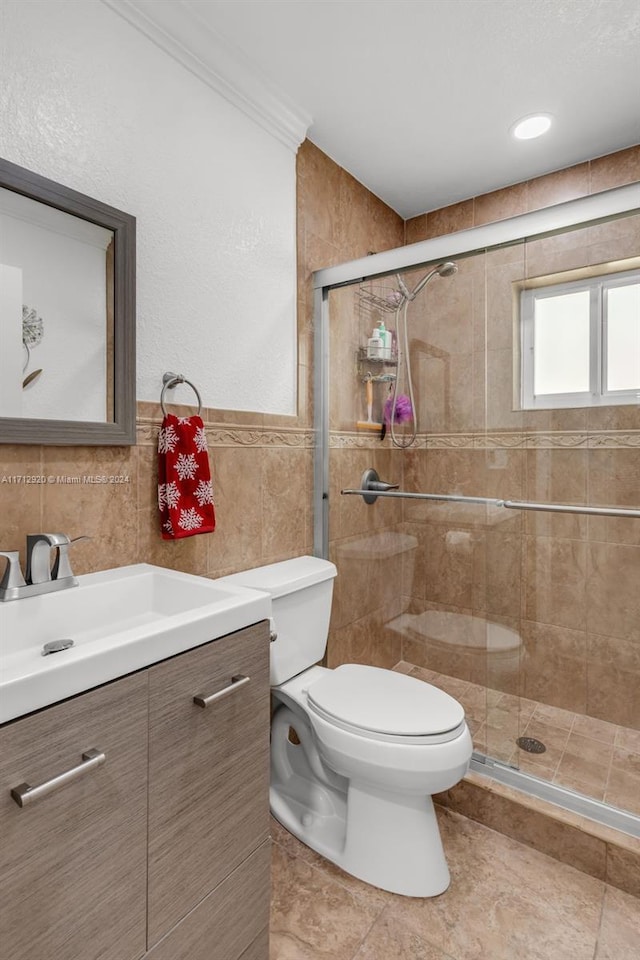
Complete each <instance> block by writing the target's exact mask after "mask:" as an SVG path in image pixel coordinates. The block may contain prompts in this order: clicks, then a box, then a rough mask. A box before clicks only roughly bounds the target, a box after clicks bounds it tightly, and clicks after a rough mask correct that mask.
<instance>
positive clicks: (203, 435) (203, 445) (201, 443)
mask: <svg viewBox="0 0 640 960" xmlns="http://www.w3.org/2000/svg"><path fill="white" fill-rule="evenodd" d="M193 442H194V443H195V445H196V450H197V451H198V453H205V452H206V450H207V432H206V430H205V429H204V427H197V429H196V432H195V433H194V435H193Z"/></svg>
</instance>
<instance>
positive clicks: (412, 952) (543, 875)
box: [270, 808, 640, 960]
mask: <svg viewBox="0 0 640 960" xmlns="http://www.w3.org/2000/svg"><path fill="white" fill-rule="evenodd" d="M438 819H439V822H440V829H441V832H442V838H443V843H444V848H445V852H446V855H447V859H448V862H449V867H450V870H451V878H452V882H451V886H450V887H449V889H448V890H447V891H446V893H443V894H442V895H441V896H439V897H434V898H432V899H417V898H410V897H399V896H396V895H394V894H390V893H386V892H384V891H382V890H378V889H377V888H375V887H371V886H368V885H367V884H364V883H361V882H360V881H359V880H356V879H355V878H354V877H351V876H349V875H348V874H345V873H343V872H342V871H341V870H339V869H338V868H337V867H335V866H334V865H333V864H331V863H329V862H328V861H326V860H324V859H323V858H322V857H320V856H319V855H318V854H316V853H314V851H312V850H310V849H309V848H308V847H305V846H304V845H303V844H301V843H299V842H298V841H297V840H296V839H295V838H294V837H292V836H291V834H289V833H287V831H285V830H284V829H283V828H282V827H281V826H280V825H279V824H278V823H276V822H275V821H273V822H272V826H273V829H272V834H273V837H274V843H273V900H272V917H271V953H270V960H638V958H639V957H640V900H638V899H636V898H635V897H632V896H630V895H629V894H626V893H622V892H621V891H620V890H617V889H616V888H614V887H611V886H608V885H607V884H605V883H603V882H602V881H601V880H596V879H594V878H593V877H589V876H587V875H586V874H584V873H581V872H580V871H578V870H575V869H574V868H573V867H570V866H567V865H566V864H563V863H560V862H559V861H557V860H553V859H551V858H550V857H548V856H546V855H545V854H543V853H538V852H537V851H536V850H532V849H531V848H530V847H525V846H523V845H522V844H519V843H517V842H516V841H515V840H511V839H510V838H509V837H505V836H503V835H502V834H500V833H496V832H495V831H493V830H490V829H489V828H488V827H485V826H483V825H482V824H479V823H475V822H474V821H471V820H467V819H466V818H465V817H461V816H460V815H459V814H456V813H453V812H451V811H449V810H444V809H442V808H438Z"/></svg>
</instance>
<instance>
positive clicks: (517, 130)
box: [511, 113, 551, 140]
mask: <svg viewBox="0 0 640 960" xmlns="http://www.w3.org/2000/svg"><path fill="white" fill-rule="evenodd" d="M550 126H551V117H550V116H549V114H548V113H535V114H531V115H530V116H528V117H523V118H522V120H516V122H515V123H514V124H513V126H512V127H511V134H512V136H514V137H515V138H516V140H533V139H534V137H541V136H542V134H543V133H546V132H547V130H548V129H549V127H550Z"/></svg>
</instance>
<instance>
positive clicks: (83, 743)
mask: <svg viewBox="0 0 640 960" xmlns="http://www.w3.org/2000/svg"><path fill="white" fill-rule="evenodd" d="M91 748H97V749H98V750H100V751H102V752H104V754H105V755H106V759H105V761H104V763H102V764H101V765H100V766H97V767H95V768H94V769H91V770H87V771H86V772H83V773H82V774H81V775H80V776H79V777H78V778H77V779H74V780H73V781H71V782H68V783H66V784H64V785H61V786H59V787H57V788H56V789H55V790H53V791H52V792H51V793H49V794H47V795H46V796H42V797H40V798H39V799H36V800H34V801H33V802H32V803H29V804H28V805H25V806H24V807H22V808H20V807H19V806H18V805H17V804H16V802H15V801H14V800H13V798H12V797H11V794H10V791H11V790H12V789H13V788H15V787H16V786H18V785H19V784H21V783H23V782H25V781H26V782H27V783H29V784H30V785H31V786H36V785H40V784H42V783H44V782H46V781H49V780H50V779H52V778H53V777H56V776H58V775H59V774H61V773H63V772H65V771H67V770H69V769H71V768H73V767H76V766H78V765H79V764H80V763H81V761H82V754H83V753H84V752H85V751H88V750H90V749H91ZM146 792H147V674H146V673H139V674H134V675H133V676H131V677H125V678H124V679H123V680H118V681H116V682H114V683H110V684H108V685H106V686H104V687H101V688H99V689H98V690H94V691H92V692H90V693H86V694H83V695H82V696H79V697H75V698H73V699H72V700H68V701H66V702H65V703H61V704H59V705H57V706H54V707H49V708H48V709H47V710H43V711H41V712H39V713H35V714H33V715H32V716H29V717H24V718H22V719H20V720H16V721H14V722H11V723H8V724H5V725H4V727H2V728H1V729H0V836H1V837H2V843H1V844H0V944H2V947H1V951H0V952H1V953H2V956H3V957H7V958H8V957H11V960H36V958H38V960H39V958H45V957H47V958H52V960H53V958H55V960H97V958H99V960H133V958H137V957H140V956H141V955H142V954H143V953H144V950H145V946H146V930H145V922H144V917H145V900H146V876H145V874H146V832H147V811H146Z"/></svg>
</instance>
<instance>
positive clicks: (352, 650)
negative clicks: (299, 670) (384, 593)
mask: <svg viewBox="0 0 640 960" xmlns="http://www.w3.org/2000/svg"><path fill="white" fill-rule="evenodd" d="M398 616H399V601H398V598H397V597H395V598H393V599H392V600H391V601H389V602H387V603H385V604H383V605H382V606H380V607H378V608H377V609H374V610H373V611H372V612H369V613H367V614H366V615H365V616H363V617H361V618H360V619H358V620H354V621H353V622H351V623H349V624H347V625H346V626H344V627H341V628H340V629H337V630H335V631H334V633H333V634H332V637H333V641H332V643H331V646H330V648H329V652H328V656H327V666H329V667H337V666H339V665H340V664H341V663H362V664H368V665H369V666H373V667H384V668H385V669H391V667H393V666H394V665H395V664H396V663H397V662H398V660H399V659H400V654H401V645H402V639H401V634H400V633H399V632H398V631H397V630H396V629H395V622H396V620H397V617H398Z"/></svg>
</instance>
